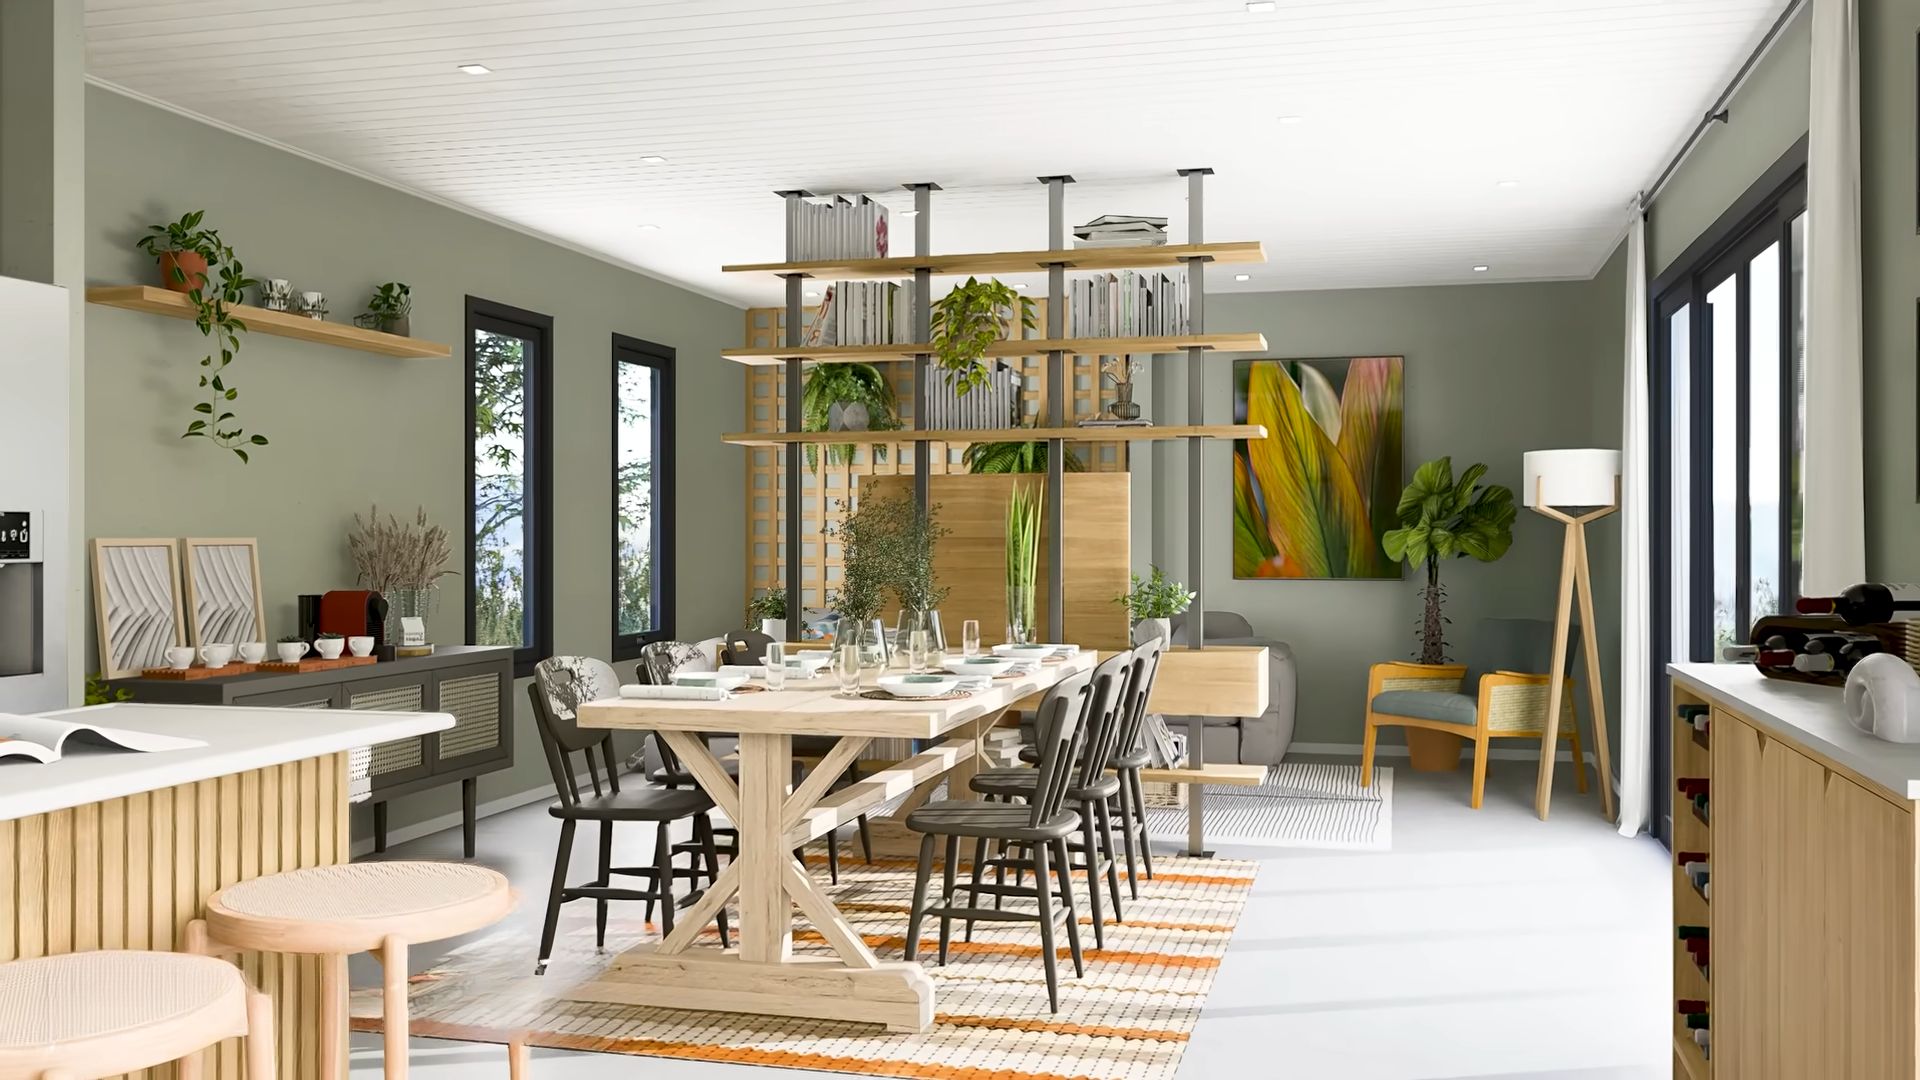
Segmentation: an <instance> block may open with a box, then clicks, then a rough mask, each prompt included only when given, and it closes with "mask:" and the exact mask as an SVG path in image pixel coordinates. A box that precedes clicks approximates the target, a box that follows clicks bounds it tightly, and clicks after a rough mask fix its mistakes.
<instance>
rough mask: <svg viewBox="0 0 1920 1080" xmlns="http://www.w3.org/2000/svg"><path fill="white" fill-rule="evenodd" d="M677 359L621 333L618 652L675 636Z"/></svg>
mask: <svg viewBox="0 0 1920 1080" xmlns="http://www.w3.org/2000/svg"><path fill="white" fill-rule="evenodd" d="M673 357H674V351H673V350H672V349H669V348H667V347H666V346H664V345H655V344H653V343H652V342H649V341H641V340H639V339H638V338H630V337H625V336H623V335H620V334H615V335H614V336H613V454H614V470H613V504H614V519H613V650H614V656H615V658H616V659H627V658H630V657H633V656H637V655H639V652H640V647H641V646H642V645H645V644H646V643H648V642H650V641H663V640H666V639H667V638H671V637H672V636H673V529H672V519H673Z"/></svg>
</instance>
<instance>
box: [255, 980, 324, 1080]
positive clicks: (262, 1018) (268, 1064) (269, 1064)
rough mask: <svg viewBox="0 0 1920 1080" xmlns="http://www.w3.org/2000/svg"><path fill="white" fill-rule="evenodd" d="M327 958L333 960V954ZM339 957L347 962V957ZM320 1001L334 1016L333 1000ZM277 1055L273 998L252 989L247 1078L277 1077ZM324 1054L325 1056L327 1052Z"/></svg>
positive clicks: (258, 1079) (271, 1078) (268, 1079)
mask: <svg viewBox="0 0 1920 1080" xmlns="http://www.w3.org/2000/svg"><path fill="white" fill-rule="evenodd" d="M326 959H329V960H331V959H333V957H327V958H326ZM339 959H340V961H341V963H342V964H343V965H344V964H345V962H346V957H344V956H343V957H340V958H339ZM343 989H344V987H343ZM321 1004H322V1005H323V1006H324V1007H325V1008H326V1009H327V1013H326V1016H331V1015H333V1007H332V1002H331V1001H326V1002H322V1003H321ZM321 1030H322V1031H325V1030H326V1020H325V1017H324V1016H323V1017H322V1019H321ZM343 1034H344V1033H343ZM278 1056H279V1054H278V1050H277V1048H276V1047H275V1045H274V1040H273V999H272V998H270V997H268V996H267V995H265V994H262V993H260V992H259V991H258V990H249V991H247V1080H274V1068H275V1065H274V1059H275V1058H276V1057H278ZM322 1056H323V1058H324V1052H323V1055H322Z"/></svg>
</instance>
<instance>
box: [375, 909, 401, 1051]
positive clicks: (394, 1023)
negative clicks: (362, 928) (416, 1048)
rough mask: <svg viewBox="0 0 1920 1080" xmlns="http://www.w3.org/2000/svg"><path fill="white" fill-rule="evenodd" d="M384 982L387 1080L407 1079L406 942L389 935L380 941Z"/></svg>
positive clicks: (383, 1011)
mask: <svg viewBox="0 0 1920 1080" xmlns="http://www.w3.org/2000/svg"><path fill="white" fill-rule="evenodd" d="M378 955H379V957H380V966H381V967H382V968H384V969H385V970H384V971H382V972H381V984H382V986H383V987H384V993H383V995H382V996H383V997H384V998H385V1001H384V1002H383V1003H382V1005H381V1014H382V1023H383V1025H384V1026H385V1027H386V1029H387V1030H386V1055H387V1061H386V1066H387V1080H406V1076H407V943H406V942H405V941H403V940H401V939H400V938H397V937H389V938H387V939H386V940H385V941H383V942H381V943H380V952H379V954H378Z"/></svg>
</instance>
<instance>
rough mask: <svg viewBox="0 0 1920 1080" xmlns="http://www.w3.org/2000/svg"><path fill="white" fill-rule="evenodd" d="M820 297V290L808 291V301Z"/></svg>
mask: <svg viewBox="0 0 1920 1080" xmlns="http://www.w3.org/2000/svg"><path fill="white" fill-rule="evenodd" d="M819 295H820V290H818V289H808V290H807V299H809V300H811V299H813V298H815V297H817V296H819Z"/></svg>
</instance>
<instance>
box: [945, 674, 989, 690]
mask: <svg viewBox="0 0 1920 1080" xmlns="http://www.w3.org/2000/svg"><path fill="white" fill-rule="evenodd" d="M954 689H956V690H965V691H968V692H969V693H971V692H973V691H975V690H991V689H993V680H992V679H990V678H988V677H987V676H985V675H962V676H960V681H959V683H957V684H956V685H955V686H954Z"/></svg>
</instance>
